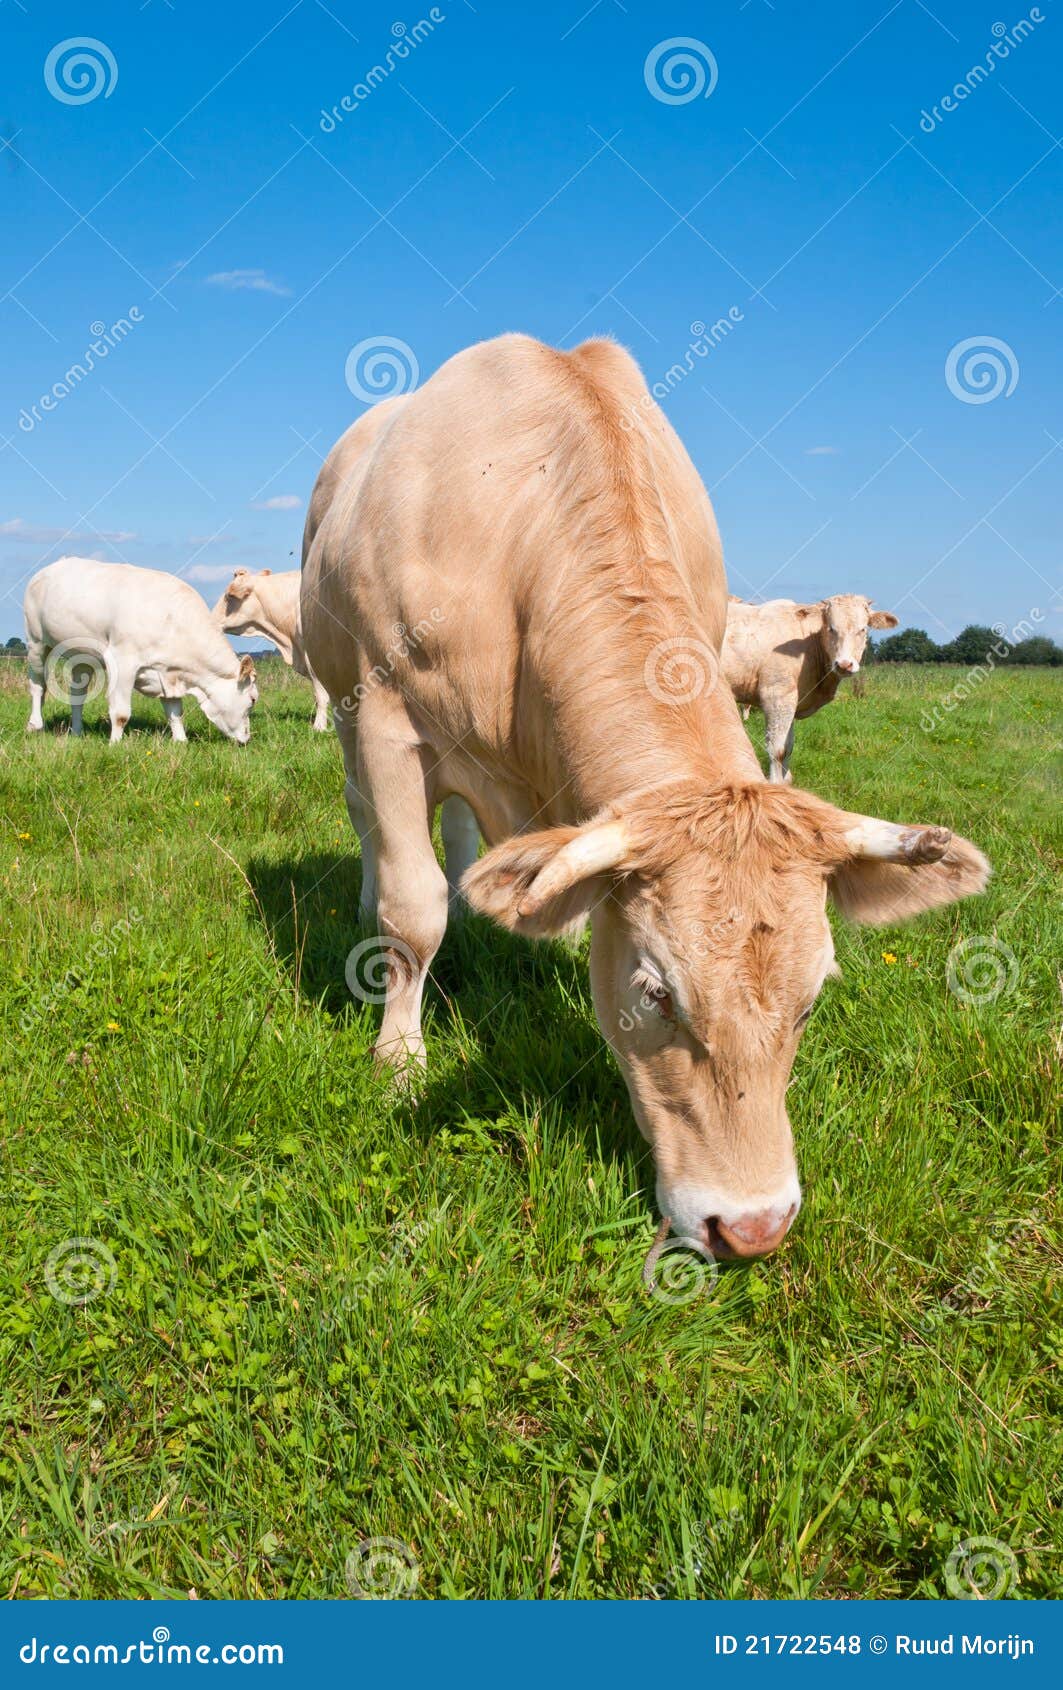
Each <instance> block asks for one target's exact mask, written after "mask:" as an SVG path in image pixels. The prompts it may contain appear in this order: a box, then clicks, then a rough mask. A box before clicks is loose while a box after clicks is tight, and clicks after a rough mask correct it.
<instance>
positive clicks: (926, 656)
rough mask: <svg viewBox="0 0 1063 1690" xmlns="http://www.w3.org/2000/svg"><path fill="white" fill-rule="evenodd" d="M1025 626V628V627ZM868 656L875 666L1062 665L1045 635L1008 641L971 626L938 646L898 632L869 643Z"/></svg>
mask: <svg viewBox="0 0 1063 1690" xmlns="http://www.w3.org/2000/svg"><path fill="white" fill-rule="evenodd" d="M1028 625H1029V624H1027V626H1028ZM868 656H869V657H872V658H873V659H874V661H875V662H876V663H962V664H964V665H966V667H968V668H973V667H975V666H977V665H978V664H983V663H988V664H990V665H991V666H992V665H996V664H1009V663H1015V664H1027V665H1029V664H1040V665H1044V666H1047V667H1049V668H1052V669H1056V668H1059V666H1060V665H1061V664H1063V647H1060V646H1058V645H1056V642H1055V641H1054V640H1050V639H1049V638H1048V636H1047V634H1032V635H1031V636H1030V637H1029V638H1028V639H1025V640H1017V641H1015V642H1014V643H1012V641H1010V640H1009V639H1008V637H1007V635H1006V634H999V633H998V632H997V631H996V629H995V628H985V627H981V626H980V625H979V624H978V623H975V622H972V623H970V624H969V626H968V627H966V628H964V629H963V630H962V632H960V633H959V634H957V635H956V638H955V639H954V640H947V641H946V642H945V644H943V645H938V644H937V643H936V642H935V641H934V640H932V639H931V638H930V635H929V634H928V633H926V632H925V630H924V629H922V628H902V629H901V630H900V632H899V633H896V634H888V635H887V636H886V638H885V639H882V640H877V641H869V643H868Z"/></svg>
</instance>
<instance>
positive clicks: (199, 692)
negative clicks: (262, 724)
mask: <svg viewBox="0 0 1063 1690" xmlns="http://www.w3.org/2000/svg"><path fill="white" fill-rule="evenodd" d="M189 691H190V692H191V693H192V694H193V695H194V697H195V698H196V699H198V701H199V704H200V706H201V707H202V710H203V714H204V716H205V717H206V718H207V721H208V722H213V723H214V726H215V727H216V728H217V729H218V731H219V733H223V734H224V735H225V737H226V738H227V739H235V741H236V743H237V744H238V745H246V744H247V742H248V740H249V739H250V738H251V707H252V705H253V704H254V703H255V701H256V699H257V698H258V678H257V676H256V675H255V665H254V662H253V661H252V659H251V656H250V654H249V653H248V652H245V653H244V655H243V656H242V657H241V659H240V665H239V668H238V669H237V671H236V674H235V675H225V676H212V677H211V679H210V681H209V683H204V684H203V685H201V686H194V687H190V688H189Z"/></svg>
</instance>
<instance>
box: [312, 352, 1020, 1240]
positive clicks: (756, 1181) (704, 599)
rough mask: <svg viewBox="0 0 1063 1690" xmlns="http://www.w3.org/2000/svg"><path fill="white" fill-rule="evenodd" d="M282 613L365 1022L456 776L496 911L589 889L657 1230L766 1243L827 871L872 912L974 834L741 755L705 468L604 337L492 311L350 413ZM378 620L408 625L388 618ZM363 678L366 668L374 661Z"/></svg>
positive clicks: (440, 882)
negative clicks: (559, 339) (335, 777)
mask: <svg viewBox="0 0 1063 1690" xmlns="http://www.w3.org/2000/svg"><path fill="white" fill-rule="evenodd" d="M302 607H303V608H302V615H303V632H304V637H305V640H306V647H307V652H308V654H309V657H310V660H311V662H312V663H313V666H314V669H315V671H316V673H317V674H318V675H320V677H321V679H322V680H323V681H324V683H325V685H326V686H327V687H328V690H329V693H330V695H331V697H332V699H333V701H334V703H335V702H336V701H338V700H342V699H343V698H344V697H352V696H357V698H358V700H359V713H358V721H357V732H355V731H354V726H353V723H352V722H351V721H350V719H349V716H348V715H347V714H346V713H345V712H344V711H343V710H342V709H341V710H339V711H338V713H337V727H338V731H339V735H340V739H341V743H342V747H343V753H344V760H345V764H346V769H347V776H348V780H349V781H350V782H351V783H352V784H353V785H354V786H355V787H356V788H357V790H358V792H359V794H360V797H361V803H362V805H363V806H364V812H365V818H366V821H367V822H368V824H369V825H370V826H371V827H372V828H374V829H375V830H376V834H377V858H378V878H379V904H378V921H379V933H380V935H381V944H382V946H384V947H385V949H386V953H387V961H388V984H387V998H386V1003H385V1007H384V1017H383V1025H382V1027H381V1030H380V1035H379V1039H378V1042H377V1052H378V1055H379V1057H380V1058H382V1059H383V1060H386V1061H387V1062H389V1063H392V1064H394V1065H395V1066H396V1067H402V1066H403V1065H405V1064H408V1063H420V1062H422V1061H423V1059H424V1040H423V1037H422V1031H421V998H422V993H423V990H424V984H425V977H426V974H427V971H428V969H429V966H430V965H431V962H432V958H433V957H434V955H435V953H436V950H437V948H438V946H439V943H440V941H441V939H442V937H443V932H444V929H445V927H446V922H447V883H446V879H445V878H444V875H443V873H442V871H441V869H440V867H439V864H438V863H437V861H436V857H435V853H434V851H433V848H432V833H431V829H432V817H433V813H434V811H435V808H436V806H437V804H438V803H439V802H440V801H441V800H442V799H443V798H445V797H447V795H448V794H451V793H458V794H460V795H461V796H462V797H463V798H464V799H466V800H467V802H468V803H469V804H470V805H471V807H472V809H473V811H474V812H475V814H476V817H477V819H478V821H479V823H480V827H481V829H482V831H483V834H484V836H485V838H486V839H487V840H488V842H489V844H490V845H491V846H492V849H490V850H489V851H488V853H487V855H486V856H485V857H484V858H483V859H482V860H481V861H480V862H479V863H477V865H476V866H475V867H474V868H473V869H471V870H470V871H469V873H468V874H467V875H466V877H465V882H464V885H465V890H466V893H467V896H468V898H469V899H470V901H471V902H472V904H473V905H474V906H475V907H476V908H477V909H479V910H481V911H483V912H485V913H486V914H488V915H490V916H492V917H494V919H495V920H497V921H499V922H501V923H502V925H503V926H505V927H508V928H509V929H511V930H512V931H514V932H519V933H526V934H530V935H533V936H534V935H545V934H554V933H558V932H560V931H563V930H564V929H565V928H566V927H567V926H568V925H569V924H570V923H571V922H572V921H573V920H574V919H580V918H587V917H589V918H590V922H591V935H592V936H591V985H592V990H593V995H594V1004H595V1009H596V1012H597V1016H598V1021H599V1025H600V1026H601V1028H602V1031H603V1033H604V1035H605V1037H606V1039H607V1040H608V1042H609V1044H610V1045H611V1047H612V1049H613V1050H614V1052H615V1053H616V1055H617V1057H618V1059H619V1062H620V1066H621V1069H622V1071H623V1074H624V1077H625V1079H626V1081H627V1085H628V1089H629V1093H630V1096H631V1101H632V1105H633V1108H634V1111H635V1115H636V1117H637V1119H638V1123H639V1126H640V1128H641V1129H642V1131H643V1133H644V1134H645V1136H646V1137H647V1138H648V1139H649V1140H650V1142H651V1144H652V1146H653V1150H654V1155H655V1159H656V1164H657V1176H658V1183H657V1196H658V1201H659V1203H660V1206H661V1210H662V1212H663V1214H664V1215H665V1216H667V1217H670V1219H671V1222H672V1224H673V1226H674V1228H675V1229H676V1231H677V1232H679V1233H681V1234H683V1235H684V1236H686V1237H688V1238H690V1239H692V1240H694V1241H695V1243H696V1244H697V1246H698V1247H699V1248H701V1249H703V1250H711V1251H712V1252H713V1253H715V1254H718V1255H730V1254H733V1255H743V1256H749V1255H760V1254H764V1253H765V1252H766V1251H769V1250H771V1249H774V1247H775V1246H776V1245H777V1244H778V1243H779V1242H780V1240H781V1239H782V1238H783V1236H784V1235H785V1233H786V1231H787V1229H788V1228H789V1226H790V1224H791V1222H792V1220H793V1218H794V1216H795V1214H796V1213H797V1209H798V1206H799V1202H800V1188H799V1185H798V1181H797V1173H796V1168H795V1163H794V1153H793V1141H792V1135H791V1130H790V1122H789V1119H788V1117H787V1112H786V1089H787V1085H788V1082H789V1077H790V1069H791V1066H792V1063H793V1059H794V1053H795V1051H796V1048H797V1044H798V1041H799V1039H800V1037H801V1030H802V1028H803V1027H804V1024H805V1021H806V1020H807V1018H808V1015H809V1013H810V1011H811V1009H812V1006H813V1004H814V1002H815V999H816V996H817V994H818V992H819V989H820V987H821V985H822V983H823V981H824V979H825V977H826V976H827V975H828V974H829V973H831V972H832V970H833V954H834V947H833V944H832V941H831V931H830V924H829V922H828V921H827V916H826V904H827V899H828V897H831V898H833V899H834V901H835V902H836V903H837V904H838V905H839V906H840V908H841V909H842V910H843V911H844V912H845V913H846V914H847V915H849V916H850V917H851V918H852V919H854V920H858V921H869V922H886V921H894V920H898V919H900V918H902V917H904V916H910V915H914V914H916V913H917V912H919V911H921V910H926V909H930V908H932V907H933V906H934V905H936V904H947V903H951V902H952V901H953V900H955V899H957V898H961V897H964V896H966V895H967V894H968V893H971V892H977V891H979V890H981V888H982V887H983V886H984V885H985V881H986V877H987V875H988V872H989V869H988V864H987V863H986V861H985V859H984V857H983V856H982V855H981V854H980V852H978V851H977V850H976V849H975V847H974V846H973V845H970V844H968V842H967V841H966V840H963V839H958V838H953V837H952V836H951V835H950V834H949V833H947V832H946V831H945V830H943V829H941V828H936V827H924V826H919V827H906V826H901V825H898V824H895V823H893V822H886V821H877V820H875V819H873V818H869V817H865V816H861V815H857V814H852V813H848V812H846V811H843V810H839V809H836V808H835V807H834V806H833V805H832V804H829V803H826V802H824V801H823V800H822V799H820V798H816V797H814V796H813V795H812V794H811V793H808V792H800V791H797V790H796V789H794V788H792V787H786V786H771V785H769V784H768V783H767V782H766V781H765V779H764V777H763V775H762V773H761V770H760V767H759V764H758V762H757V759H756V756H755V755H754V752H753V748H752V746H751V745H750V743H749V740H748V738H747V736H746V733H745V731H744V729H743V727H742V724H741V722H740V720H739V717H738V709H737V706H736V704H735V701H734V699H733V697H732V696H731V693H730V691H729V690H728V688H727V687H726V686H725V685H724V684H722V682H721V683H720V684H714V683H715V681H716V679H717V662H718V651H719V646H720V642H721V640H722V638H723V632H724V622H725V618H726V610H727V587H726V582H725V579H724V572H723V564H722V561H721V555H720V544H719V539H718V536H717V532H716V524H715V521H714V519H713V515H712V510H711V507H710V505H709V501H708V498H707V497H706V494H705V490H704V488H703V486H702V484H701V481H700V479H699V478H698V476H697V474H696V472H695V470H694V468H693V465H692V464H691V462H690V460H689V458H688V457H687V455H686V453H685V451H684V450H683V447H682V445H681V444H680V442H679V440H678V438H677V437H676V435H675V434H674V432H673V431H672V428H671V426H670V425H669V423H668V422H667V421H666V420H665V417H664V416H663V414H662V412H661V411H660V410H659V409H658V407H657V406H656V405H654V404H653V402H652V400H651V398H650V395H649V393H648V392H647V389H646V386H645V383H644V381H643V379H642V376H641V373H640V371H639V369H638V367H637V366H636V365H635V363H634V362H633V361H632V359H631V358H630V357H629V356H628V355H627V353H626V352H624V351H623V350H622V349H621V348H620V347H618V346H616V345H614V344H613V343H612V342H610V341H601V340H598V341H589V342H588V343H587V344H586V345H583V346H580V347H577V348H576V349H575V350H574V351H572V352H559V351H555V350H553V349H552V348H550V347H547V346H543V345H541V344H539V343H538V342H536V341H534V340H530V339H527V338H526V337H524V336H521V335H506V336H504V337H502V338H501V339H499V340H494V341H488V342H485V343H483V344H481V345H479V346H474V347H471V348H470V349H469V350H468V351H465V352H461V353H459V354H458V355H457V356H456V357H454V358H452V359H451V360H450V361H449V362H448V363H447V364H445V365H444V366H443V368H442V369H441V370H439V371H438V372H437V373H436V374H435V375H434V376H433V377H432V378H431V380H430V381H428V382H427V383H426V384H425V386H424V387H422V388H421V389H420V390H419V391H418V392H417V393H415V394H413V395H412V396H411V397H409V398H408V399H407V400H406V402H405V404H404V405H403V406H402V407H401V408H400V409H398V410H396V411H394V412H393V413H392V414H391V415H390V416H389V417H388V418H387V420H386V422H385V423H384V426H383V427H382V428H380V429H379V430H378V433H377V436H376V439H375V441H374V443H373V445H372V447H371V449H370V450H369V452H368V453H367V454H366V456H365V458H364V459H363V461H362V463H361V465H360V472H359V474H358V475H357V477H356V478H355V479H354V481H353V482H352V483H351V484H350V485H349V486H348V487H346V488H343V489H339V490H337V491H336V493H335V494H334V496H333V499H332V501H331V503H330V505H329V508H328V511H327V513H326V515H325V517H324V519H323V520H322V522H321V525H320V528H319V529H318V531H317V534H316V536H315V538H314V541H313V543H312V545H311V547H310V550H309V554H308V556H307V559H306V562H305V565H304V569H303V600H302ZM396 624H401V625H402V626H404V627H406V628H412V627H414V626H417V627H421V628H423V629H424V630H425V632H424V636H423V638H422V639H421V640H420V641H419V642H418V643H417V644H416V646H409V645H402V646H400V647H399V648H398V649H395V647H394V637H393V629H394V627H395V626H396ZM374 676H375V677H376V679H375V681H374V679H373V677H374Z"/></svg>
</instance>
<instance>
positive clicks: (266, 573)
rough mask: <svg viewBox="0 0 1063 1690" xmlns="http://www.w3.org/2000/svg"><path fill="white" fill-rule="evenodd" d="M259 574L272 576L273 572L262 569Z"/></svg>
mask: <svg viewBox="0 0 1063 1690" xmlns="http://www.w3.org/2000/svg"><path fill="white" fill-rule="evenodd" d="M258 573H259V574H260V575H272V574H273V571H272V569H260V570H259V572H258Z"/></svg>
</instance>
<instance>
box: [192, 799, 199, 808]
mask: <svg viewBox="0 0 1063 1690" xmlns="http://www.w3.org/2000/svg"><path fill="white" fill-rule="evenodd" d="M192 808H193V810H198V809H199V799H198V798H193V800H192Z"/></svg>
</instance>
